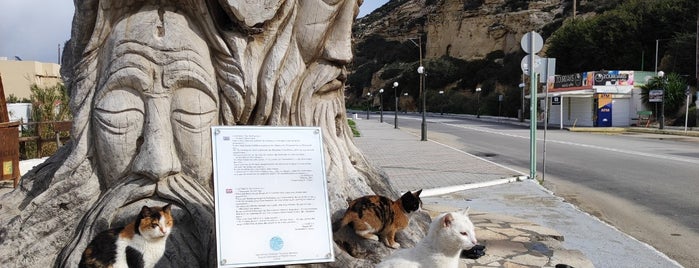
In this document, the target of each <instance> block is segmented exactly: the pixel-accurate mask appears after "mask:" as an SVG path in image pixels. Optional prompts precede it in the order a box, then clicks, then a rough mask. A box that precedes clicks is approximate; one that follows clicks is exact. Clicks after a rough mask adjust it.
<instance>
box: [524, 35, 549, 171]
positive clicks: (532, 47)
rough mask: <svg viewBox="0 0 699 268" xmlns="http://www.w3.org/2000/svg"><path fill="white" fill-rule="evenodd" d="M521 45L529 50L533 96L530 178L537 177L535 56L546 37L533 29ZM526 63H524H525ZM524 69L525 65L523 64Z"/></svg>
mask: <svg viewBox="0 0 699 268" xmlns="http://www.w3.org/2000/svg"><path fill="white" fill-rule="evenodd" d="M520 43H521V45H522V50H524V52H527V54H529V55H527V57H528V59H529V62H528V63H527V66H529V68H528V69H529V70H530V71H529V72H525V74H529V82H530V96H531V101H530V103H531V105H530V117H529V125H530V130H529V178H530V179H535V178H536V122H537V110H538V109H537V107H536V105H537V102H538V101H537V100H538V98H537V96H536V91H537V89H536V86H537V84H536V83H537V81H536V65H535V58H537V57H538V56H536V53H537V52H539V51H541V48H542V47H543V45H544V39H543V38H541V35H539V34H538V33H536V32H534V31H531V32H528V33H527V34H525V35H524V36H522V40H521V42H520ZM523 65H524V64H523ZM522 67H523V69H524V67H525V66H522Z"/></svg>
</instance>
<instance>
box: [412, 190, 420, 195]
mask: <svg viewBox="0 0 699 268" xmlns="http://www.w3.org/2000/svg"><path fill="white" fill-rule="evenodd" d="M420 193H422V189H420V190H417V192H415V193H414V194H413V195H414V196H420Z"/></svg>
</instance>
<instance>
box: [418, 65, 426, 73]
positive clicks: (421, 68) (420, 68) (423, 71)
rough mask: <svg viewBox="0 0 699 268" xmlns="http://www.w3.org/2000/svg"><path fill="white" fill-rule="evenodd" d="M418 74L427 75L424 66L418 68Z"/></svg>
mask: <svg viewBox="0 0 699 268" xmlns="http://www.w3.org/2000/svg"><path fill="white" fill-rule="evenodd" d="M417 73H419V74H424V73H425V67H423V66H420V67H417Z"/></svg>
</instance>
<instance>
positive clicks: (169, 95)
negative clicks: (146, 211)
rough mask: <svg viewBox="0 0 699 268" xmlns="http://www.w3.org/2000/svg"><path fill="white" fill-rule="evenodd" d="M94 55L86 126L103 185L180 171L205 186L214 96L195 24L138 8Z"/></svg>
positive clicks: (205, 48) (179, 16) (214, 115)
mask: <svg viewBox="0 0 699 268" xmlns="http://www.w3.org/2000/svg"><path fill="white" fill-rule="evenodd" d="M100 57H101V58H102V62H104V64H102V66H101V71H100V77H99V80H98V81H99V83H98V86H97V91H96V92H95V96H94V102H93V105H94V114H93V118H92V129H93V133H94V135H95V139H94V141H95V148H96V150H95V152H96V154H97V158H98V159H97V165H98V166H99V170H100V173H101V174H100V175H101V177H102V179H103V183H106V186H107V187H110V186H113V185H114V184H115V183H117V182H119V181H120V179H122V178H124V177H125V176H126V175H128V174H139V175H141V176H145V177H147V178H150V179H152V180H153V181H155V182H157V181H159V180H161V179H163V178H165V177H167V176H169V175H174V174H180V173H182V174H184V175H187V176H188V177H191V178H196V179H197V180H198V182H199V183H200V184H201V185H204V186H208V185H209V180H210V179H211V176H212V175H211V174H212V167H211V166H212V164H211V160H210V158H211V157H210V156H211V141H210V137H211V134H210V127H211V126H212V125H214V124H218V114H219V113H218V110H219V109H218V98H219V95H218V93H217V85H216V79H215V74H214V68H213V66H212V61H211V57H210V54H209V47H208V46H207V44H206V42H205V41H204V39H203V38H202V37H201V34H200V32H199V30H198V29H197V27H196V26H195V24H193V23H189V22H188V20H187V18H186V17H185V16H183V15H182V14H178V13H175V12H171V11H169V10H167V9H163V8H160V9H157V8H151V9H148V8H144V9H142V10H141V11H140V12H137V13H135V14H133V15H130V16H128V17H127V18H125V19H123V20H121V21H120V22H118V23H117V24H115V26H114V28H113V29H112V31H111V33H110V35H109V37H108V38H107V40H106V42H105V44H104V47H103V51H102V52H101V55H100Z"/></svg>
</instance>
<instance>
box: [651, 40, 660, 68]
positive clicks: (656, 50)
mask: <svg viewBox="0 0 699 268" xmlns="http://www.w3.org/2000/svg"><path fill="white" fill-rule="evenodd" d="M659 41H660V39H655V69H653V72H655V75H658V42H659Z"/></svg>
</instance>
